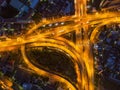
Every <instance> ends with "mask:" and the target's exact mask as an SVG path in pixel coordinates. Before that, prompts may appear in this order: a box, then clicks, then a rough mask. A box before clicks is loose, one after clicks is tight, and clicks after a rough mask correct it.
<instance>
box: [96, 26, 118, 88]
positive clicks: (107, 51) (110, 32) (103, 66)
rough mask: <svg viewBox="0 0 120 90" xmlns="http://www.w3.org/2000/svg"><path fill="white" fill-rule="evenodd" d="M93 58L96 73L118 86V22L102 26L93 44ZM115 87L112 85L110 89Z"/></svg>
mask: <svg viewBox="0 0 120 90" xmlns="http://www.w3.org/2000/svg"><path fill="white" fill-rule="evenodd" d="M94 58H95V68H96V73H97V74H98V75H99V76H100V77H102V78H106V79H108V80H110V81H111V82H114V83H116V85H117V86H119V87H120V25H119V24H113V25H106V26H104V27H103V28H102V31H101V32H100V34H99V36H98V42H97V43H96V44H94ZM115 87H116V86H114V87H112V90H114V88H115ZM110 90H111V89H110ZM115 90H117V89H115Z"/></svg>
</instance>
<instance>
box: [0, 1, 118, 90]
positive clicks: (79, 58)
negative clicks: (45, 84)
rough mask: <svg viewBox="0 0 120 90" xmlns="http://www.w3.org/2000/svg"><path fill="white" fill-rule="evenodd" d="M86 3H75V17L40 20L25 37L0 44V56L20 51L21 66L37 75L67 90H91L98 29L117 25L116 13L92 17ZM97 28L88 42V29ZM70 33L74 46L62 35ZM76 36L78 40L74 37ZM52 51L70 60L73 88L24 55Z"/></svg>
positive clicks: (92, 88) (59, 76)
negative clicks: (32, 50) (93, 48)
mask: <svg viewBox="0 0 120 90" xmlns="http://www.w3.org/2000/svg"><path fill="white" fill-rule="evenodd" d="M85 7H86V1H85V0H75V10H76V12H75V15H74V16H65V17H62V18H58V19H52V20H46V19H43V20H42V21H41V22H40V23H39V24H37V25H35V26H33V28H32V29H30V30H29V31H28V32H27V33H26V34H25V35H23V36H20V37H17V38H16V37H15V38H14V37H13V39H11V38H8V39H7V40H5V41H0V52H3V51H7V50H14V49H16V48H21V53H22V57H23V59H24V62H25V63H26V64H27V65H28V67H29V68H30V69H32V70H33V71H35V72H36V73H37V74H39V75H43V76H47V77H49V78H53V79H54V80H56V81H60V82H64V83H66V85H67V87H68V88H69V90H94V68H93V63H94V62H93V58H92V53H91V52H92V51H91V46H92V44H94V43H95V40H96V37H97V34H98V33H99V32H100V29H99V28H100V27H101V26H103V25H106V24H108V23H111V22H118V23H119V22H120V14H119V13H112V12H111V13H110V12H106V13H98V12H97V13H95V14H92V15H87V14H86V9H85ZM66 21H72V23H70V24H65V25H64V24H63V25H57V24H56V27H54V28H53V27H49V28H45V30H44V31H42V30H39V29H40V28H39V27H42V26H45V25H50V24H53V23H58V22H61V23H65V22H66ZM92 25H97V26H96V28H95V29H94V30H93V31H92V33H91V36H90V38H89V37H88V32H89V26H92ZM80 30H83V31H84V38H81V36H79V35H81V33H80ZM71 31H76V38H77V39H76V43H73V42H71V41H69V40H67V39H65V38H63V37H62V35H64V34H67V33H69V32H71ZM77 36H79V37H77ZM40 46H46V47H54V48H56V50H57V49H58V50H61V51H62V52H63V53H64V54H66V55H68V56H69V57H72V61H73V62H74V69H75V71H76V74H77V78H76V79H77V83H75V84H73V83H72V82H71V81H69V80H68V79H66V78H64V77H63V76H61V75H57V74H53V73H51V72H49V71H45V70H42V69H41V68H38V67H36V66H35V65H33V64H32V63H31V62H30V60H29V59H28V58H27V55H26V47H27V48H31V47H40Z"/></svg>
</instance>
